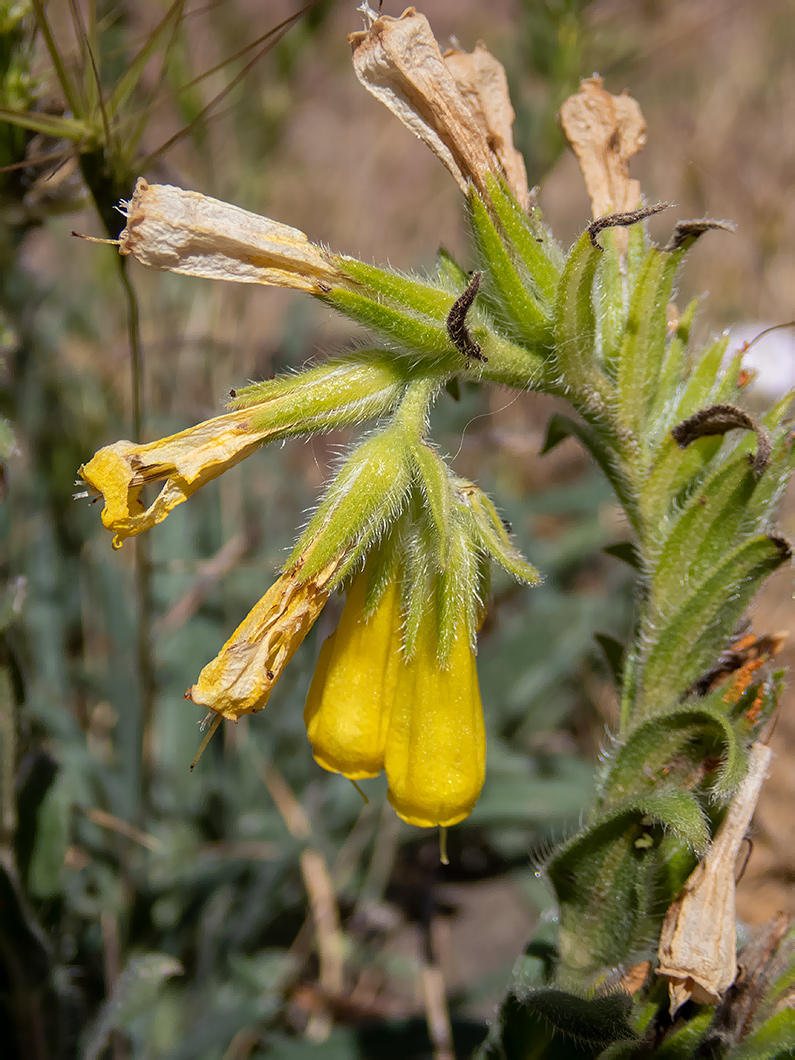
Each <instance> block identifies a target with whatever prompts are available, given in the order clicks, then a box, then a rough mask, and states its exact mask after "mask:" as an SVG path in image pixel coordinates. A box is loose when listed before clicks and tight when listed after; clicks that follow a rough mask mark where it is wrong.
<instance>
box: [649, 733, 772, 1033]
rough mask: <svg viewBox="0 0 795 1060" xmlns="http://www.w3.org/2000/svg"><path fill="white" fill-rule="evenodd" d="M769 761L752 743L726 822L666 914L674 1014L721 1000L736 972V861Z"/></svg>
mask: <svg viewBox="0 0 795 1060" xmlns="http://www.w3.org/2000/svg"><path fill="white" fill-rule="evenodd" d="M769 762H770V748H769V747H766V746H765V745H764V744H761V743H755V744H753V745H752V747H751V753H750V755H749V760H748V773H747V774H746V777H745V780H744V781H743V782H742V784H741V785H740V788H739V790H738V792H737V794H736V795H735V797H734V799H733V800H732V802H731V805H730V806H729V809H728V811H727V812H726V817H725V818H724V820H723V823H722V824H721V826H720V828H719V829H718V831H717V832H716V833H715V838H714V839H713V841H712V844H711V845H710V848H709V850H708V851H707V853H706V855H705V857H704V859H703V861H701V862H699V864H698V865H697V866H696V868H695V869H694V870H693V872H692V873H691V874H690V876H689V877H688V879H687V882H686V883H685V885H684V887H683V888H682V892H681V894H680V895H679V897H678V898H677V899H676V901H674V902H673V904H672V905H671V907H670V908H669V910H668V913H667V914H666V917H665V923H664V924H663V928H662V933H661V935H660V948H659V952H658V956H659V959H660V966H659V968H658V969H657V974H658V975H662V976H663V977H664V978H666V979H667V980H668V991H669V994H670V997H671V1014H672V1015H673V1014H674V1013H675V1012H676V1010H677V1009H678V1008H679V1007H680V1006H681V1005H683V1004H684V1003H685V1001H688V1000H690V998H692V999H693V1001H695V1002H696V1003H697V1004H700V1005H717V1004H718V1002H719V1001H720V999H721V997H722V996H723V994H724V993H725V992H726V990H728V988H729V987H730V986H731V984H732V983H733V982H734V980H735V978H736V976H737V959H736V950H737V938H736V927H735V910H734V863H735V860H736V858H737V852H738V850H739V848H740V844H741V843H742V841H743V839H744V837H745V833H746V830H747V828H748V825H749V823H750V821H751V817H752V816H753V812H754V809H755V807H756V802H757V799H758V798H759V792H760V791H761V789H762V783H763V781H764V779H765V773H766V771H767V767H768V764H769Z"/></svg>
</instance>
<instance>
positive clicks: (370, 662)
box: [304, 574, 486, 828]
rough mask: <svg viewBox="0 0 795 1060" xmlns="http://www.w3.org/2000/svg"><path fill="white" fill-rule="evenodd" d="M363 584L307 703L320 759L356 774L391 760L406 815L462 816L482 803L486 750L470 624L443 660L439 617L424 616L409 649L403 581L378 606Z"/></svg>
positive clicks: (454, 819)
mask: <svg viewBox="0 0 795 1060" xmlns="http://www.w3.org/2000/svg"><path fill="white" fill-rule="evenodd" d="M366 585H367V576H366V574H360V575H359V576H358V577H357V578H356V579H354V582H353V584H352V585H351V588H350V590H349V592H348V599H347V601H346V604H345V607H344V608H343V612H342V616H341V618H340V622H339V626H338V627H337V630H336V632H335V633H333V634H332V635H331V637H329V638H328V640H327V641H326V642H325V644H324V645H323V648H322V649H321V653H320V658H319V660H318V665H317V668H316V670H315V676H314V678H313V680H312V685H311V687H310V690H309V695H308V697H307V702H306V709H305V711H304V720H305V722H306V726H307V733H308V735H309V739H310V742H311V744H312V750H313V753H314V756H315V759H316V761H317V762H318V763H319V764H320V765H321V766H323V767H324V769H328V770H330V771H332V772H338V773H342V774H343V775H344V776H346V777H349V778H350V779H351V780H358V779H360V778H362V777H370V776H375V775H376V774H377V773H379V772H380V771H381V769H384V770H385V772H386V778H387V783H388V785H389V801H390V802H391V803H392V805H393V806H394V808H395V810H396V812H397V814H398V816H399V817H402V818H403V820H404V821H407V822H408V823H409V824H413V825H418V826H420V827H425V828H430V827H434V826H437V825H442V826H446V825H453V824H457V823H458V822H459V821H461V820H463V819H464V818H465V817H467V816H468V815H469V814H470V813H471V812H472V809H473V807H474V805H475V803H476V802H477V799H478V796H479V795H480V791H481V788H482V787H483V781H484V778H485V758H486V736H485V728H484V724H483V706H482V703H481V699H480V690H479V687H478V677H477V668H476V664H475V655H474V650H473V648H472V645H471V643H470V640H469V636H468V634H467V631H466V628H465V623H464V622H462V623H461V627H460V629H459V630H458V635H457V636H456V638H455V639H454V641H453V643H452V646H451V649H450V652H449V656H448V658H447V660H446V661H445V663H444V664H443V663H441V662H440V659H439V643H438V635H437V631H436V623H435V620H434V618H433V616H432V615H430V614H428V615H426V616H425V617H424V618H423V620H422V621H421V623H420V626H419V630H418V633H417V636H416V638H415V642H414V650H413V653H412V655H411V656H410V657H406V655H405V654H404V650H403V646H402V625H403V619H402V614H401V608H400V593H399V587H398V584H397V582H396V581H395V582H393V583H392V584H390V585H389V586H388V588H387V589H386V591H385V592H384V595H383V596H382V598H381V600H380V601H379V603H378V604H377V606H376V607H375V609H374V610H373V612H372V614H368V613H367V612H366V610H365V596H366Z"/></svg>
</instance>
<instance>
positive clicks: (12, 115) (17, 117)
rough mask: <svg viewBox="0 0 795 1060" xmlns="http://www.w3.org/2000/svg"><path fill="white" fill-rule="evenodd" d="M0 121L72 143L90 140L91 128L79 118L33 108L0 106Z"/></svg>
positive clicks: (91, 135)
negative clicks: (45, 112) (63, 116)
mask: <svg viewBox="0 0 795 1060" xmlns="http://www.w3.org/2000/svg"><path fill="white" fill-rule="evenodd" d="M0 121H7V122H9V124H11V125H19V126H21V127H22V128H23V129H30V130H31V132H37V133H41V134H42V135H43V136H53V137H55V138H56V139H59V140H70V141H71V142H72V143H75V144H78V143H84V142H89V141H91V140H92V137H93V130H92V128H91V127H90V126H89V125H86V123H85V122H83V121H81V120H80V119H79V118H62V117H61V116H60V115H58V114H42V113H40V112H39V111H33V110H11V109H9V108H8V107H0Z"/></svg>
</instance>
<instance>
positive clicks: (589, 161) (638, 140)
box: [560, 77, 646, 217]
mask: <svg viewBox="0 0 795 1060" xmlns="http://www.w3.org/2000/svg"><path fill="white" fill-rule="evenodd" d="M560 123H561V125H562V126H563V131H564V132H565V134H566V137H567V139H568V141H569V143H570V144H571V146H572V148H573V150H574V153H575V154H576V156H577V159H578V161H579V163H580V169H581V170H582V175H583V177H584V178H585V186H586V187H587V189H588V195H589V196H590V199H591V210H592V212H593V215H594V217H604V215H605V214H610V213H627V212H629V211H630V210H634V209H635V208H636V207H637V205H638V203H639V202H640V198H641V193H640V181H638V180H634V179H632V178H631V177H630V176H629V160H630V158H632V156H633V155H636V154H637V153H638V152H639V151H640V150H642V148H643V146H644V144H645V143H646V122H645V120H644V118H643V114H642V113H641V110H640V107H639V106H638V104H637V103H636V102H635V100H634V99H633V98H632V96H630V95H628V94H627V93H626V92H625V93H622V95H620V96H613V95H611V93H610V92H608V91H607V89H605V88H604V87H603V85H602V79H601V77H589V78H586V79H584V80H583V81H581V82H580V91H579V92H578V93H577V94H576V95H573V96H569V98H568V99H567V100H566V101H565V102H564V104H563V106H562V107H561V108H560Z"/></svg>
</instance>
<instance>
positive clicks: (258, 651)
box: [185, 556, 344, 721]
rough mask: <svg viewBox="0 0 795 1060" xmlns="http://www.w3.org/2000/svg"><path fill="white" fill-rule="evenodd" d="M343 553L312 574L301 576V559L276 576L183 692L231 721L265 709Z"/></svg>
mask: <svg viewBox="0 0 795 1060" xmlns="http://www.w3.org/2000/svg"><path fill="white" fill-rule="evenodd" d="M343 559H344V556H339V557H337V559H336V560H335V561H331V562H330V563H328V564H326V566H325V567H324V568H323V569H322V570H321V571H320V572H319V573H318V574H316V575H315V576H314V577H312V578H308V579H305V578H302V577H301V568H302V566H303V564H302V563H301V562H298V563H296V564H294V565H293V566H291V567H290V568H289V569H288V570H287V571H285V572H284V574H282V575H281V577H279V578H277V579H276V581H275V582H274V583H273V585H272V586H271V587H270V589H268V591H267V592H266V593H265V595H264V596H263V597H262V599H261V600H260V601H259V603H258V604H256V605H255V607H253V608H252V610H251V611H250V612H249V613H248V615H246V617H245V618H244V619H243V621H242V622H241V623H240V625H239V626H238V627H237V629H236V630H235V632H234V633H233V634H232V636H231V637H230V638H229V640H228V641H227V642H226V644H225V645H224V646H223V648H222V649H221V651H220V652H219V653H218V655H216V657H215V658H214V659H213V660H212V661H211V662H209V663H207V665H206V666H205V667H204V669H203V670H202V672H201V673H200V674H199V679H198V681H197V682H196V684H194V685H191V687H190V688H189V689H188V691H187V692H186V693H185V698H186V699H190V700H192V702H194V703H197V704H199V706H202V707H207V708H208V709H209V710H212V711H214V712H215V713H216V714H220V715H221V716H222V717H223V718H227V719H228V720H229V721H238V719H239V718H241V717H242V716H243V715H244V714H256V713H257V712H258V711H260V710H262V708H263V707H264V706H265V704H266V703H267V702H268V699H269V698H270V694H271V691H272V689H273V686H274V685H275V684H276V682H277V681H278V679H279V677H280V676H281V673H282V671H283V670H284V668H285V666H286V665H287V663H288V662H289V661H290V659H292V657H293V655H295V652H296V650H297V649H298V646H299V645H300V644H301V642H302V641H303V639H304V637H305V636H306V635H307V633H308V632H309V630H310V629H311V628H312V625H313V624H314V622H315V619H316V618H317V616H318V615H319V614H320V612H321V611H322V610H323V607H324V606H325V603H326V601H327V600H328V598H329V595H330V594H331V591H332V590H331V585H332V584H333V581H334V578H335V576H336V574H337V572H338V570H339V567H340V565H341V563H342V561H343Z"/></svg>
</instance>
